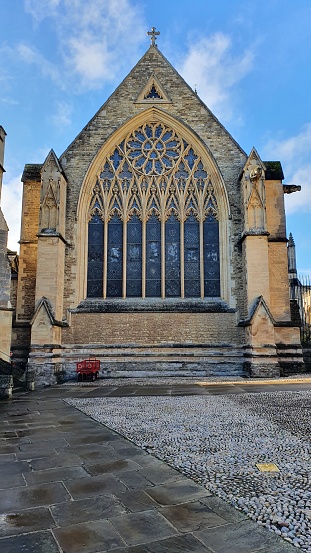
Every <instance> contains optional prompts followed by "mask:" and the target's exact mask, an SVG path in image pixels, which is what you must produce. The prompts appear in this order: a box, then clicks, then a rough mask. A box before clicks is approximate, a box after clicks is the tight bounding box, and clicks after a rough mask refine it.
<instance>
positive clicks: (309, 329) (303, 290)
mask: <svg viewBox="0 0 311 553" xmlns="http://www.w3.org/2000/svg"><path fill="white" fill-rule="evenodd" d="M290 295H291V300H296V302H297V304H298V308H299V315H300V333H301V343H302V346H304V347H311V278H310V276H309V275H302V276H300V277H296V276H293V277H292V278H291V279H290Z"/></svg>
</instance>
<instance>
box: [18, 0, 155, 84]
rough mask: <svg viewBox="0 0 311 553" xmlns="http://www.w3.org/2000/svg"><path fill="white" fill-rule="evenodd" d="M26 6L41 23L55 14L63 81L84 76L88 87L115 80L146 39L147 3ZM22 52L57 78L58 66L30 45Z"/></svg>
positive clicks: (114, 0) (108, 0)
mask: <svg viewBox="0 0 311 553" xmlns="http://www.w3.org/2000/svg"><path fill="white" fill-rule="evenodd" d="M25 9H26V11H28V12H29V13H30V14H31V15H32V17H33V19H34V21H35V22H36V24H40V22H41V21H42V20H43V19H44V18H50V20H51V25H52V27H53V29H54V31H55V33H56V36H57V41H58V43H57V52H58V53H59V55H60V56H61V65H60V64H59V63H58V64H57V67H59V68H60V69H59V71H60V72H61V74H62V78H63V82H67V83H68V81H70V82H71V84H72V80H74V79H78V83H79V84H80V85H81V86H82V87H83V88H84V89H87V90H92V89H96V88H98V87H100V86H102V84H103V82H104V81H113V80H114V79H115V77H116V75H118V73H119V72H120V70H122V68H123V66H124V64H125V63H131V62H132V61H134V59H136V57H137V51H138V46H139V45H140V43H141V42H142V41H143V40H145V31H146V24H145V22H144V20H143V15H142V9H141V7H139V6H136V5H135V4H134V3H133V2H132V1H131V0H105V1H103V0H88V1H85V0H25ZM22 54H23V55H24V58H25V60H27V61H29V62H30V63H37V64H38V65H40V66H41V69H42V71H43V72H45V73H46V74H48V73H50V76H51V77H52V78H53V79H54V80H55V77H56V76H55V72H56V66H54V65H53V64H50V63H49V62H48V61H47V60H44V58H43V56H41V55H40V54H38V53H36V52H35V51H31V50H28V51H27V50H26V49H25V47H24V52H22ZM57 78H58V76H57Z"/></svg>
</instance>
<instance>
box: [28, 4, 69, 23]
mask: <svg viewBox="0 0 311 553" xmlns="http://www.w3.org/2000/svg"><path fill="white" fill-rule="evenodd" d="M60 2H61V0H25V10H26V12H28V13H30V14H31V15H32V17H33V18H34V20H35V21H37V22H41V21H42V20H43V19H45V18H46V17H48V16H49V15H56V13H57V7H58V6H59V4H60Z"/></svg>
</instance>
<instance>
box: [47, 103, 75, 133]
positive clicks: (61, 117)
mask: <svg viewBox="0 0 311 553" xmlns="http://www.w3.org/2000/svg"><path fill="white" fill-rule="evenodd" d="M71 114H72V106H71V105H70V104H67V102H57V103H56V111H55V113H54V115H52V116H51V121H52V123H53V125H55V127H58V128H59V127H68V125H71Z"/></svg>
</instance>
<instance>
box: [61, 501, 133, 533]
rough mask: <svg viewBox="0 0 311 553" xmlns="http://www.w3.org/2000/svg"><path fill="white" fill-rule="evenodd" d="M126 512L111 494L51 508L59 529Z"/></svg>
mask: <svg viewBox="0 0 311 553" xmlns="http://www.w3.org/2000/svg"><path fill="white" fill-rule="evenodd" d="M127 512H128V511H127V509H126V508H125V507H124V506H123V505H122V503H121V501H120V500H119V499H117V498H116V497H115V496H114V495H113V494H105V495H98V496H95V497H89V498H87V499H79V500H76V501H72V502H71V503H69V504H68V503H61V504H59V505H54V506H52V507H51V513H52V515H53V518H54V519H55V521H56V523H57V525H58V526H60V527H65V526H68V525H71V524H78V523H80V522H90V521H93V520H101V519H106V518H110V517H115V516H117V515H122V514H124V513H127Z"/></svg>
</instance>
